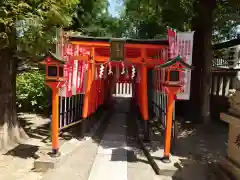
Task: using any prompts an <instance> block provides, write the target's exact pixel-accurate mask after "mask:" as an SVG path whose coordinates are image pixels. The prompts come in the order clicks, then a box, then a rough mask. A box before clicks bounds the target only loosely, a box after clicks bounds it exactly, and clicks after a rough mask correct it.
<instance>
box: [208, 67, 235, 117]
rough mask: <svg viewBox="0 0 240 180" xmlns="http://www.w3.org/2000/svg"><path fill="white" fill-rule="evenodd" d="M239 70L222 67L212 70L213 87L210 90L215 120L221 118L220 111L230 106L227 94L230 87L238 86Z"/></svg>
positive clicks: (226, 109) (224, 110)
mask: <svg viewBox="0 0 240 180" xmlns="http://www.w3.org/2000/svg"><path fill="white" fill-rule="evenodd" d="M236 74H237V70H229V69H221V70H216V69H215V70H213V72H212V87H211V91H210V95H211V98H210V105H211V106H210V108H211V117H212V119H213V120H215V121H216V120H220V112H227V111H228V108H229V103H228V98H227V95H228V93H229V90H230V89H235V88H236Z"/></svg>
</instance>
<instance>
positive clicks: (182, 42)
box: [177, 32, 194, 100]
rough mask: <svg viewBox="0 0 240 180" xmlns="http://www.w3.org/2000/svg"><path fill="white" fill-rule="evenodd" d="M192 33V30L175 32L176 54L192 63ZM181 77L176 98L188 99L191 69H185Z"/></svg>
mask: <svg viewBox="0 0 240 180" xmlns="http://www.w3.org/2000/svg"><path fill="white" fill-rule="evenodd" d="M193 35H194V32H178V33H177V44H178V49H179V52H178V54H179V55H180V56H181V57H182V58H184V61H185V62H186V63H187V64H189V65H192V52H193ZM182 76H183V77H182V78H183V84H184V86H183V88H182V89H181V91H180V92H179V93H178V94H177V99H179V100H189V99H190V85H191V84H190V83H191V71H190V70H186V71H185V72H184V73H183V74H182Z"/></svg>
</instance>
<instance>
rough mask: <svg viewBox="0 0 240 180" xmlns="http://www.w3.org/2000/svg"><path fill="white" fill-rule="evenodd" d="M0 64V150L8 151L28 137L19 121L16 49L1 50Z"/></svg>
mask: <svg viewBox="0 0 240 180" xmlns="http://www.w3.org/2000/svg"><path fill="white" fill-rule="evenodd" d="M0 62H1V66H0V99H1V100H0V143H1V144H0V150H8V149H10V148H12V147H13V146H14V145H16V143H21V142H22V140H23V138H24V139H25V138H27V135H26V133H25V132H24V130H23V129H22V128H20V126H19V123H18V121H17V112H16V66H15V62H16V61H15V58H14V49H12V48H10V47H8V48H4V49H1V50H0Z"/></svg>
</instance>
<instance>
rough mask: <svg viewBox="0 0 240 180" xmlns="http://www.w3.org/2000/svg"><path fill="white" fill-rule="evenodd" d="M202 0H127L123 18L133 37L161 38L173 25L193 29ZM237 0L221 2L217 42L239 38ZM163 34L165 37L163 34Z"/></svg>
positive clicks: (216, 24)
mask: <svg viewBox="0 0 240 180" xmlns="http://www.w3.org/2000/svg"><path fill="white" fill-rule="evenodd" d="M198 3H199V0H150V1H149V0H138V1H135V0H125V1H124V5H125V13H124V14H123V16H122V18H123V19H124V21H125V24H126V27H127V29H126V33H127V36H129V37H143V38H157V37H159V34H163V35H164V33H166V27H167V26H170V27H172V28H176V29H178V30H179V31H188V30H191V29H193V27H194V24H195V23H197V22H196V19H195V17H196V16H197V14H198ZM239 4H240V3H239V2H238V1H237V0H231V1H217V6H216V8H215V12H214V18H213V23H214V29H213V32H214V34H213V35H214V36H213V41H214V42H219V41H223V40H226V39H232V38H234V37H236V28H235V27H236V25H237V24H239V23H240V9H239ZM160 37H161V36H160Z"/></svg>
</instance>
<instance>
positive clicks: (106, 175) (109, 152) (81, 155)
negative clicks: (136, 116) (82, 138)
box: [42, 103, 169, 180]
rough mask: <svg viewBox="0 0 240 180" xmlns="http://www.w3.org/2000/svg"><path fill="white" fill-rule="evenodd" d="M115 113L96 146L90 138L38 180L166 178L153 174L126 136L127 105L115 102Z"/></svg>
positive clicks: (135, 143) (134, 141)
mask: <svg viewBox="0 0 240 180" xmlns="http://www.w3.org/2000/svg"><path fill="white" fill-rule="evenodd" d="M118 105H121V107H119V106H118ZM115 110H116V112H115V113H113V115H112V116H111V117H110V122H109V124H108V126H107V128H106V130H105V133H104V136H103V138H102V140H101V141H100V144H98V143H97V140H96V139H94V138H93V139H89V140H87V141H86V142H84V143H83V144H82V145H81V147H79V148H77V149H76V150H75V151H74V152H73V153H72V154H71V156H69V157H68V159H67V160H66V161H65V162H64V163H63V164H62V165H61V166H59V167H58V168H56V169H54V170H52V171H50V172H48V173H47V174H46V175H44V177H43V178H42V180H65V179H74V180H146V179H148V180H157V179H159V180H160V179H161V180H163V179H167V178H164V177H160V176H156V175H155V173H154V171H153V170H152V168H151V166H150V165H149V164H148V161H147V159H146V158H145V157H144V155H143V152H141V150H140V149H139V147H138V145H137V142H136V139H135V138H134V137H133V136H131V133H129V132H131V127H129V126H130V125H129V123H127V120H129V119H127V118H128V111H129V108H128V105H123V104H121V103H119V104H117V105H116V108H115ZM128 128H130V130H129V129H128ZM133 131H134V129H132V132H133ZM129 139H130V140H129ZM168 179H169V178H168Z"/></svg>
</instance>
